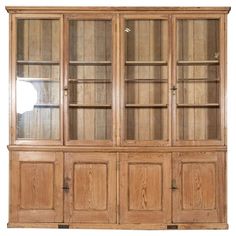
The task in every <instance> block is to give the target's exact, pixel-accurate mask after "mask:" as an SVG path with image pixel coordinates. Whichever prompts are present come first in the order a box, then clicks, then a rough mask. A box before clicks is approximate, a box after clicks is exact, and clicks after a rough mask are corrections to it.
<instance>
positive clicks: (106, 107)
mask: <svg viewBox="0 0 236 236" xmlns="http://www.w3.org/2000/svg"><path fill="white" fill-rule="evenodd" d="M69 107H71V108H88V109H91V108H100V109H109V108H111V105H110V104H102V105H96V104H91V105H85V104H77V103H70V104H69Z"/></svg>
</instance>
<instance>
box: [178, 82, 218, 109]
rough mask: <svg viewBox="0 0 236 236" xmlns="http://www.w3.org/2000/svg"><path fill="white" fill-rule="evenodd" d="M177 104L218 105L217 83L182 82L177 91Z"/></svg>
mask: <svg viewBox="0 0 236 236" xmlns="http://www.w3.org/2000/svg"><path fill="white" fill-rule="evenodd" d="M177 103H178V104H192V105H194V104H195V105H201V104H202V105H204V104H219V83H218V82H208V83H206V82H201V81H199V82H192V81H191V82H182V83H179V84H178V89H177Z"/></svg>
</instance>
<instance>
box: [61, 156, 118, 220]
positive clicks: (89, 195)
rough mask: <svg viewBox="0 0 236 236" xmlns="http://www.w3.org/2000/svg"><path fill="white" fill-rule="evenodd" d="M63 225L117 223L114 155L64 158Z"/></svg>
mask: <svg viewBox="0 0 236 236" xmlns="http://www.w3.org/2000/svg"><path fill="white" fill-rule="evenodd" d="M65 185H66V186H68V191H67V192H66V193H65V222H71V223H73V222H77V223H115V222H116V154H111V153H67V154H66V155H65Z"/></svg>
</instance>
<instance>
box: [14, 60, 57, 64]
mask: <svg viewBox="0 0 236 236" xmlns="http://www.w3.org/2000/svg"><path fill="white" fill-rule="evenodd" d="M17 63H18V64H21V65H59V64H60V62H59V61H33V60H32V61H25V60H17Z"/></svg>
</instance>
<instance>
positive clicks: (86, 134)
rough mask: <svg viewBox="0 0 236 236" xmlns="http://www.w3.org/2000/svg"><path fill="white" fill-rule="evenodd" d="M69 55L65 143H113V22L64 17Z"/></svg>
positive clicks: (107, 19)
mask: <svg viewBox="0 0 236 236" xmlns="http://www.w3.org/2000/svg"><path fill="white" fill-rule="evenodd" d="M66 24H67V26H66V27H67V31H68V47H67V52H66V54H68V58H67V60H66V66H67V76H66V77H67V80H66V81H65V85H66V87H65V89H66V91H65V93H66V94H65V95H66V100H67V102H66V103H67V110H68V112H67V124H68V127H67V139H66V140H67V143H68V144H72V145H73V144H77V145H80V144H81V145H94V144H96V145H105V144H112V140H114V139H113V135H114V132H113V129H114V126H113V112H112V111H113V104H112V103H113V95H112V92H113V73H114V70H113V65H114V55H113V39H112V33H113V30H114V29H113V24H114V23H113V21H112V17H111V16H104V15H103V16H101V17H99V16H96V19H94V16H93V18H90V17H89V16H88V15H83V16H78V17H75V18H68V19H67V23H66Z"/></svg>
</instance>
